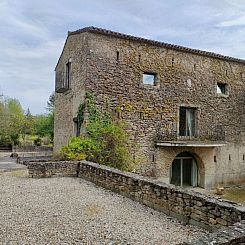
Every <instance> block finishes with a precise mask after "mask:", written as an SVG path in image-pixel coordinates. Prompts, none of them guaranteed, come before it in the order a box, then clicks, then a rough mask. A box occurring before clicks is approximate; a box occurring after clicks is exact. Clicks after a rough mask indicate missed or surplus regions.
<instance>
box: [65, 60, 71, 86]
mask: <svg viewBox="0 0 245 245" xmlns="http://www.w3.org/2000/svg"><path fill="white" fill-rule="evenodd" d="M70 82H71V62H70V61H69V62H68V63H66V77H65V87H66V88H70Z"/></svg>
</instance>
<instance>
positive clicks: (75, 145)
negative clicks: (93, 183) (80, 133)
mask: <svg viewBox="0 0 245 245" xmlns="http://www.w3.org/2000/svg"><path fill="white" fill-rule="evenodd" d="M97 152H98V146H97V144H96V142H94V141H93V140H92V139H89V138H80V137H76V138H72V139H71V141H70V142H69V144H68V145H67V146H63V147H62V150H61V154H62V155H63V156H64V157H65V158H66V159H68V160H79V161H80V160H84V159H87V160H90V161H92V160H93V159H94V158H95V154H97Z"/></svg>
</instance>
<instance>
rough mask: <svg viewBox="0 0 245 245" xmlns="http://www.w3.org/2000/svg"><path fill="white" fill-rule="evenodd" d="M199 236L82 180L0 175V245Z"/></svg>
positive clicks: (146, 240) (139, 241)
mask: <svg viewBox="0 0 245 245" xmlns="http://www.w3.org/2000/svg"><path fill="white" fill-rule="evenodd" d="M13 175H14V176H13ZM204 233H205V231H203V230H200V229H198V228H196V227H193V226H189V225H183V224H181V222H179V221H178V220H176V219H174V218H170V217H168V216H166V215H165V214H163V213H160V212H158V211H155V210H153V209H151V208H148V207H146V206H144V205H141V204H139V203H137V202H134V201H132V200H130V199H128V198H124V197H122V196H120V195H117V194H115V193H112V192H110V191H108V190H105V189H103V188H99V187H97V186H95V185H94V184H92V183H90V182H87V181H85V180H83V179H78V178H49V179H30V178H27V177H24V176H18V174H17V172H16V173H15V174H14V173H12V174H9V175H0V244H35V245H36V244H110V245H112V244H178V243H180V242H183V241H190V240H192V239H197V238H199V237H200V236H201V235H203V234H204Z"/></svg>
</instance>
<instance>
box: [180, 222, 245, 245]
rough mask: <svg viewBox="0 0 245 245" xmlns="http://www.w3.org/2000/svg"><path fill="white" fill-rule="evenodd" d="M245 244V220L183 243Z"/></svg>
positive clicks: (196, 244)
mask: <svg viewBox="0 0 245 245" xmlns="http://www.w3.org/2000/svg"><path fill="white" fill-rule="evenodd" d="M204 244H206V245H208V244H211V245H212V244H213V245H244V244H245V221H244V220H243V221H241V222H238V223H236V224H234V225H232V226H229V227H227V228H223V229H220V230H218V231H217V232H214V233H210V234H207V235H205V236H203V237H201V238H200V239H198V240H197V241H194V242H192V243H183V245H204Z"/></svg>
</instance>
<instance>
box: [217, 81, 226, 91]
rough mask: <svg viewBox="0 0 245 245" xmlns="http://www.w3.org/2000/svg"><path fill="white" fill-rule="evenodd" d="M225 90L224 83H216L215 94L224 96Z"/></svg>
mask: <svg viewBox="0 0 245 245" xmlns="http://www.w3.org/2000/svg"><path fill="white" fill-rule="evenodd" d="M226 93H227V88H226V84H225V83H217V94H226Z"/></svg>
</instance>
